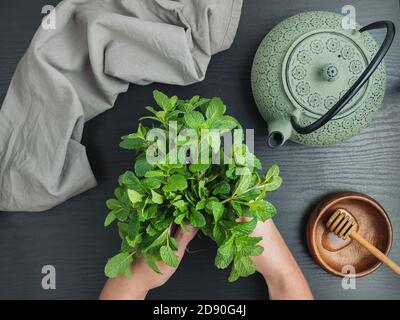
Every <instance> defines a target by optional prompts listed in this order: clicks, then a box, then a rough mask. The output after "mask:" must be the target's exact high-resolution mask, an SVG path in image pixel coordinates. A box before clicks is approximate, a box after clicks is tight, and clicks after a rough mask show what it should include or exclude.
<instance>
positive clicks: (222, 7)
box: [0, 0, 242, 211]
mask: <svg viewBox="0 0 400 320" xmlns="http://www.w3.org/2000/svg"><path fill="white" fill-rule="evenodd" d="M241 7H242V0H64V1H62V2H61V3H60V4H59V5H58V6H57V7H56V8H55V16H56V28H55V29H49V30H45V28H42V27H39V29H38V31H37V32H36V34H35V36H34V38H33V40H32V43H31V45H30V47H29V49H28V50H27V52H26V54H25V55H24V56H23V58H22V59H21V61H20V63H19V64H18V67H17V69H16V71H15V74H14V76H13V79H12V81H11V84H10V87H9V89H8V92H7V95H6V97H5V100H4V102H3V105H2V106H1V109H0V210H1V211H43V210H47V209H49V208H52V207H54V206H56V205H58V204H60V203H62V202H63V201H65V200H67V199H69V198H71V197H73V196H75V195H77V194H79V193H81V192H84V191H86V190H88V189H90V188H92V187H94V186H95V185H96V179H95V177H94V176H93V173H92V170H91V168H90V165H89V161H88V158H87V155H86V151H85V147H84V146H83V145H82V144H81V143H80V141H81V136H82V130H83V127H84V123H85V122H86V121H88V120H90V119H92V118H93V117H95V116H97V115H98V114H100V113H102V112H104V111H106V110H108V109H110V108H111V107H112V106H113V105H114V102H115V100H116V98H117V96H118V94H119V93H122V92H125V91H126V90H127V89H128V84H129V83H135V84H139V85H146V84H149V83H152V82H159V83H168V84H175V85H188V84H191V83H194V82H197V81H201V80H203V79H204V76H205V73H206V70H207V66H208V63H209V61H210V58H211V56H212V55H214V54H216V53H218V52H221V51H223V50H226V49H228V48H229V47H230V45H231V43H232V41H233V39H234V36H235V34H236V30H237V26H238V22H239V18H240V13H241Z"/></svg>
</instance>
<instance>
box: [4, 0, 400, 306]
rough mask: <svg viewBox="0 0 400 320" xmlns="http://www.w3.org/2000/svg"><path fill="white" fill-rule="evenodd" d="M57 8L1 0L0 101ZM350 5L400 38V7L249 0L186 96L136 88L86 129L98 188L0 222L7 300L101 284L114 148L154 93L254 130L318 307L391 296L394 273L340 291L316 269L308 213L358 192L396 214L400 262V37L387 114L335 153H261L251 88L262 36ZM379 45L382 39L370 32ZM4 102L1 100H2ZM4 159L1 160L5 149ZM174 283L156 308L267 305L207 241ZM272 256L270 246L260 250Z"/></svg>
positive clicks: (292, 147)
mask: <svg viewBox="0 0 400 320" xmlns="http://www.w3.org/2000/svg"><path fill="white" fill-rule="evenodd" d="M57 2H58V1H56V0H52V1H51V0H13V1H1V3H0V97H2V99H3V98H4V96H5V94H6V92H7V88H8V85H9V83H10V80H11V77H12V74H13V72H14V70H15V68H16V65H17V63H18V61H19V59H20V58H21V57H22V55H23V53H24V52H25V50H26V48H27V47H28V46H29V43H30V40H31V38H32V36H33V34H34V32H35V30H36V28H37V27H38V26H39V24H40V19H41V17H42V14H41V9H42V7H43V6H44V5H46V4H49V3H50V4H51V3H53V4H56V3H57ZM346 4H352V5H354V6H355V7H356V10H357V19H358V22H359V23H361V24H362V25H364V24H367V23H369V22H373V21H375V20H382V19H390V20H393V21H394V22H395V23H396V25H397V27H398V29H400V9H399V1H397V0H383V1H374V0H360V1H356V0H353V1H351V0H350V1H349V0H346V1H337V0H335V1H334V0H332V1H317V0H298V1H293V0H244V6H243V11H242V18H241V22H240V26H239V30H238V33H237V36H236V39H235V42H234V44H233V46H232V48H231V49H230V50H228V51H226V52H223V53H221V54H218V55H217V56H215V57H214V58H213V59H212V61H211V64H210V66H209V70H208V73H207V76H206V79H205V80H204V81H203V82H201V83H198V84H195V85H191V86H188V87H175V86H166V85H158V84H155V85H151V86H147V87H139V86H134V87H131V88H130V90H129V91H128V92H127V93H126V94H124V95H121V96H120V97H119V99H118V101H117V103H116V106H115V107H114V109H112V110H110V111H108V112H106V113H104V114H102V115H100V116H99V117H97V118H95V119H93V120H91V121H90V122H89V123H87V125H86V127H85V131H84V139H83V143H84V145H86V147H87V152H88V155H89V159H90V161H91V164H92V167H93V170H94V173H95V175H96V177H97V179H98V187H97V188H95V189H93V190H90V191H88V192H86V193H84V194H82V195H79V196H77V197H75V198H74V199H71V200H70V201H67V202H66V203H64V204H62V205H60V206H58V207H57V208H54V209H52V210H49V211H48V212H45V213H23V212H21V213H7V212H1V213H0V299H13V298H20V299H95V298H97V296H98V294H99V292H100V290H101V288H102V286H103V284H104V281H105V278H104V276H103V267H104V264H105V262H106V259H107V257H109V256H111V255H113V254H114V253H115V252H116V250H118V247H119V238H118V235H117V233H116V232H115V230H112V229H105V228H104V227H103V219H104V217H105V215H106V208H105V206H104V202H105V200H106V199H108V198H109V197H110V196H111V195H112V191H113V189H114V187H115V185H116V181H117V177H118V176H119V175H120V174H121V173H122V172H123V171H124V170H126V169H127V168H129V167H130V166H131V164H132V154H131V153H129V152H126V151H124V150H121V149H119V148H118V143H119V139H120V136H122V135H124V134H126V133H129V132H130V131H133V130H134V129H135V127H136V123H137V120H138V118H139V117H140V116H141V115H143V113H144V108H143V107H144V106H145V105H148V104H149V103H151V100H152V95H151V92H152V90H153V89H155V88H159V89H161V90H164V91H166V92H167V93H169V94H177V95H179V96H182V97H191V96H192V95H195V94H200V95H202V96H210V97H211V96H221V97H222V98H223V99H224V101H225V102H226V103H227V105H228V111H229V113H231V114H232V115H233V116H235V117H237V118H238V119H239V120H240V121H241V122H242V124H243V126H244V127H246V128H254V129H255V134H256V154H257V155H258V156H259V157H260V159H261V160H262V162H263V164H264V165H265V166H268V165H271V164H273V163H278V164H279V165H280V166H281V171H282V176H283V178H284V186H283V187H282V188H281V189H280V190H279V191H278V192H276V193H273V194H271V200H272V201H273V202H274V203H275V204H276V206H277V207H278V209H279V211H280V214H279V215H278V216H277V217H276V218H275V221H276V223H277V225H278V226H279V228H280V230H281V231H282V233H283V235H284V237H285V239H286V241H287V242H288V245H289V247H290V248H291V249H292V251H293V253H294V255H295V256H296V258H297V260H298V262H299V264H300V265H301V267H302V269H303V271H304V272H305V274H306V277H307V279H308V280H309V281H310V285H311V288H312V290H313V292H314V294H315V296H316V298H319V299H396V298H400V281H399V278H398V277H396V276H395V275H394V274H393V273H392V272H391V271H390V270H388V268H386V267H381V268H379V269H378V270H377V271H376V272H375V273H373V274H372V275H370V276H368V277H365V278H362V279H359V280H357V284H356V285H357V289H356V290H344V289H342V286H341V279H338V278H336V277H333V276H331V275H329V274H327V273H325V272H324V271H323V270H321V269H320V268H319V267H318V266H317V265H316V264H315V263H314V262H313V260H312V258H311V257H310V255H309V254H308V251H307V248H306V243H305V226H306V222H307V218H308V215H309V213H310V211H311V210H312V208H313V207H314V206H315V205H316V204H317V203H318V201H320V200H321V199H322V198H324V197H325V196H326V195H328V194H331V193H334V192H340V191H358V192H363V193H366V194H368V195H370V196H372V197H373V198H375V199H376V200H377V201H378V202H380V203H381V205H382V206H383V207H384V208H385V209H386V210H387V212H388V213H389V215H390V218H391V221H392V224H393V230H394V239H393V248H392V252H391V257H392V258H393V259H394V260H396V261H397V262H399V261H400V195H399V194H400V129H399V128H400V50H399V49H400V36H397V37H396V39H395V43H394V44H393V48H392V49H391V51H390V53H389V54H388V56H387V58H386V65H387V72H388V84H387V93H386V98H385V101H384V105H383V106H382V108H381V110H380V111H379V112H378V113H377V114H376V116H375V119H374V121H373V122H372V123H371V125H370V126H369V127H368V128H367V129H366V130H364V131H363V132H362V133H361V134H360V135H358V136H357V137H355V138H353V139H352V140H350V141H348V142H346V143H342V144H340V145H338V146H335V147H329V148H310V147H306V146H300V145H297V144H294V143H290V142H289V143H288V144H287V145H285V146H284V147H282V148H280V149H277V150H270V149H268V148H267V146H266V124H265V123H264V122H263V121H262V119H261V117H260V115H259V113H258V111H257V108H256V107H255V104H254V101H253V98H252V93H251V88H250V69H251V64H252V59H253V56H254V53H255V50H256V49H257V46H258V45H259V43H260V41H261V40H262V38H263V37H264V36H265V34H266V33H268V32H269V31H270V30H271V28H272V27H273V26H274V25H276V24H277V23H279V22H280V21H282V20H283V19H284V18H286V17H289V16H290V15H293V14H296V13H298V12H300V11H305V10H330V11H335V12H338V13H340V12H341V8H342V6H343V5H346ZM373 35H374V36H376V38H377V39H379V41H381V40H382V38H383V33H382V32H373ZM1 101H2V100H1ZM0 152H1V151H0ZM190 249H191V250H192V251H194V252H195V253H192V254H187V256H186V257H185V259H184V261H183V263H182V265H181V266H180V268H179V270H178V271H177V273H176V274H175V275H174V276H173V278H172V279H171V280H170V281H169V282H168V283H167V284H166V285H165V286H163V287H162V288H159V289H157V290H154V291H152V292H151V293H150V294H149V296H148V298H149V299H159V298H168V299H195V298H198V299H266V298H268V292H267V288H266V286H265V284H264V283H263V281H262V279H261V277H260V276H259V275H255V276H252V277H249V278H246V279H241V280H239V281H237V282H236V283H234V284H229V283H228V282H227V277H228V272H227V271H221V270H217V269H216V268H215V267H214V265H213V260H214V255H215V246H214V245H213V243H212V242H211V241H210V240H208V239H206V238H204V237H202V238H196V239H195V240H194V241H193V243H192V244H191V246H190ZM265 249H266V250H267V251H268V250H269V248H265ZM47 264H50V265H54V266H55V267H56V270H57V289H56V290H50V291H45V290H43V289H42V288H41V279H42V276H43V275H42V274H41V268H42V266H44V265H47Z"/></svg>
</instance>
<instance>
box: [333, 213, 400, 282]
mask: <svg viewBox="0 0 400 320" xmlns="http://www.w3.org/2000/svg"><path fill="white" fill-rule="evenodd" d="M326 227H327V228H328V230H329V231H330V232H333V233H334V234H336V235H337V236H338V237H339V238H342V239H343V240H346V239H347V238H349V237H350V238H352V239H354V240H356V241H357V242H358V243H359V244H361V245H362V246H363V247H364V248H365V249H367V250H368V251H369V252H371V253H372V254H373V255H374V256H375V257H376V258H377V259H378V260H379V261H381V262H383V263H384V264H386V265H387V266H388V267H389V268H390V269H392V270H393V271H394V272H396V273H397V274H398V275H400V266H399V265H398V264H396V263H395V262H394V261H393V260H391V259H389V258H388V257H387V256H386V255H385V254H384V253H383V252H381V251H380V250H379V249H378V248H376V247H375V246H374V245H372V244H371V243H370V242H368V240H366V239H365V238H364V237H362V236H361V235H360V234H359V233H358V232H357V230H358V225H357V222H356V221H355V220H354V219H353V218H352V216H351V215H350V214H349V212H347V211H346V210H344V209H337V210H336V211H335V213H334V214H333V215H332V216H331V217H330V219H329V220H328V222H327V223H326Z"/></svg>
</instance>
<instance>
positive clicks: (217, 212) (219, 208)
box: [210, 201, 225, 222]
mask: <svg viewBox="0 0 400 320" xmlns="http://www.w3.org/2000/svg"><path fill="white" fill-rule="evenodd" d="M210 206H211V210H212V214H213V216H214V221H215V222H217V221H219V220H220V219H221V217H222V215H223V214H224V210H225V208H224V205H223V204H222V203H221V202H216V201H213V202H211V204H210Z"/></svg>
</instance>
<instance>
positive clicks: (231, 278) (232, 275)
mask: <svg viewBox="0 0 400 320" xmlns="http://www.w3.org/2000/svg"><path fill="white" fill-rule="evenodd" d="M239 277H240V274H239V272H237V271H236V270H235V269H233V268H232V271H231V273H230V274H229V277H228V281H229V282H235V281H236V280H237V279H239Z"/></svg>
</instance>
